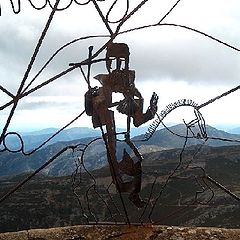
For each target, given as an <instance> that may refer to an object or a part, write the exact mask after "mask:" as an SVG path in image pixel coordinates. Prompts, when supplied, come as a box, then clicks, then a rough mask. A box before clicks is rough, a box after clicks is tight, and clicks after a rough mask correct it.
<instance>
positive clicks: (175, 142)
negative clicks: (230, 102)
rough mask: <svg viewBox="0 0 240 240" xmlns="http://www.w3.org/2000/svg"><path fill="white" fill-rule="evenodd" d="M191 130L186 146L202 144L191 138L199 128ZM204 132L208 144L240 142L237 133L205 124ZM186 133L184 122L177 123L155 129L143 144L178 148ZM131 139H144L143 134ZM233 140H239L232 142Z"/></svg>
mask: <svg viewBox="0 0 240 240" xmlns="http://www.w3.org/2000/svg"><path fill="white" fill-rule="evenodd" d="M191 131H192V132H191ZM191 131H188V137H189V139H188V141H187V146H191V145H197V144H202V143H203V142H204V140H202V139H197V138H193V133H194V134H195V136H196V135H197V134H198V133H199V134H200V130H199V129H198V128H196V127H194V128H192V129H191ZM206 133H207V137H208V140H207V141H206V143H205V144H206V145H209V146H229V145H238V144H240V135H237V134H231V133H227V132H224V131H222V130H218V129H216V128H214V127H211V126H208V125H207V126H206ZM186 134H187V128H186V126H185V125H184V124H178V125H175V126H172V127H170V128H169V129H167V128H163V129H160V130H157V131H156V132H155V133H154V134H153V136H152V137H151V138H150V139H149V140H148V141H146V142H144V144H146V145H157V146H161V147H164V148H180V147H182V146H183V144H184V142H185V137H186V136H187V135H186ZM133 139H134V140H136V141H139V140H141V139H144V135H140V136H137V137H135V138H133ZM227 140H230V141H227ZM232 140H233V141H232ZM234 140H237V141H239V142H234Z"/></svg>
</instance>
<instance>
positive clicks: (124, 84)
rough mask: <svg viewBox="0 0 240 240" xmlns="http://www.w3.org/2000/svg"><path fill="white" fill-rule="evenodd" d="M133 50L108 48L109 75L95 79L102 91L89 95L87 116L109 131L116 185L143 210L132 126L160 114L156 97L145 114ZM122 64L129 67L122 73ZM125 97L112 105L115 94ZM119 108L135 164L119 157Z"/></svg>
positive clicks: (121, 45)
mask: <svg viewBox="0 0 240 240" xmlns="http://www.w3.org/2000/svg"><path fill="white" fill-rule="evenodd" d="M129 55H130V53H129V48H128V46H127V44H124V43H111V44H109V45H108V47H107V53H106V68H107V70H108V72H109V73H108V74H99V75H97V76H95V77H94V78H95V79H97V80H98V81H99V82H100V83H101V85H102V86H101V87H99V88H96V87H95V88H90V89H89V90H88V91H87V93H86V94H85V108H86V113H87V114H88V115H90V116H92V122H93V127H94V128H97V127H101V128H102V127H103V126H105V127H106V133H104V134H103V138H104V140H105V143H106V146H107V153H108V163H109V166H110V172H111V175H112V179H113V183H114V184H115V185H116V188H117V190H118V191H120V192H128V193H130V194H129V199H130V200H131V201H132V203H133V204H134V205H135V206H137V207H139V208H141V207H143V206H144V205H145V202H144V201H143V200H142V199H141V198H140V196H139V193H140V191H141V179H142V167H141V163H142V160H143V157H142V156H141V154H140V153H139V152H138V150H137V148H136V146H135V145H134V144H133V143H132V141H131V140H130V124H131V119H133V124H134V126H136V127H138V126H140V125H141V124H143V123H145V122H147V121H148V120H150V119H152V118H153V117H154V115H155V113H156V111H157V101H158V96H157V95H156V94H155V93H153V95H152V98H151V101H150V107H149V108H148V110H147V111H146V113H143V97H142V95H141V93H140V92H139V91H138V89H137V88H136V87H135V83H134V81H135V71H134V70H129ZM113 60H116V69H114V70H112V61H113ZM122 62H124V63H125V65H124V68H122V69H121V65H122ZM113 92H116V93H122V94H123V97H124V98H123V100H121V101H120V102H115V103H113V102H112V93H113ZM114 106H115V107H117V110H118V111H119V112H120V113H122V114H125V115H127V131H126V133H125V142H126V144H127V145H128V146H129V147H130V148H131V149H132V151H133V153H134V154H135V156H136V159H135V158H134V160H133V159H132V158H131V157H130V155H129V154H128V153H127V151H126V149H124V151H123V157H122V160H121V161H118V160H117V157H116V141H117V139H116V128H115V120H114V112H113V111H112V110H110V108H111V107H114ZM124 175H127V176H128V177H130V178H131V180H130V181H124V179H123V176H124Z"/></svg>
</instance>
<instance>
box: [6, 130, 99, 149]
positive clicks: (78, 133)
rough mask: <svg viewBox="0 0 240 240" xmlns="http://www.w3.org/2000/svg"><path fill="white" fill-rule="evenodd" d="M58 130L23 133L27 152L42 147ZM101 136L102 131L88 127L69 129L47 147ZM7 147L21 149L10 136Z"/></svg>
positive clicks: (57, 136)
mask: <svg viewBox="0 0 240 240" xmlns="http://www.w3.org/2000/svg"><path fill="white" fill-rule="evenodd" d="M57 131H58V129H56V128H47V129H43V130H40V131H34V132H30V133H23V134H22V139H23V142H24V148H25V150H27V151H29V150H32V149H34V148H37V147H38V146H40V145H41V144H42V143H43V142H45V141H46V140H48V139H49V138H51V137H52V136H53V134H55V133H57ZM97 136H100V131H99V130H98V129H97V130H96V129H92V128H87V127H75V128H69V129H65V130H63V131H61V132H60V133H59V134H57V135H56V136H55V137H53V138H52V139H51V140H50V141H49V142H47V144H46V145H45V146H48V145H50V144H53V143H56V142H60V141H72V140H76V139H82V138H88V137H97ZM6 143H7V146H8V147H9V148H10V149H12V150H15V149H19V144H20V142H19V140H18V138H16V136H13V135H12V136H9V137H7V139H6Z"/></svg>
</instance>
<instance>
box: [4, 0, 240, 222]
mask: <svg viewBox="0 0 240 240" xmlns="http://www.w3.org/2000/svg"><path fill="white" fill-rule="evenodd" d="M98 1H100V0H88V1H87V0H86V1H77V0H70V1H69V3H68V4H67V5H66V6H64V7H61V8H60V7H59V3H60V0H58V1H56V3H55V4H54V6H53V5H52V4H51V2H50V1H49V0H46V1H45V3H44V4H43V5H41V6H39V7H38V6H36V5H35V4H34V3H33V2H32V1H31V0H28V2H29V3H30V5H31V6H32V7H33V8H34V9H36V10H42V9H44V8H45V7H47V6H49V7H50V8H51V9H52V11H51V14H50V16H49V18H48V21H47V23H46V25H45V27H44V30H43V31H42V33H41V36H40V38H39V40H38V42H37V45H36V48H35V50H34V52H33V55H32V58H31V60H30V62H29V65H28V67H27V70H26V72H25V73H24V76H23V79H22V81H21V83H20V86H19V88H18V91H17V94H16V95H14V94H13V93H11V92H10V91H9V90H8V89H6V88H4V87H3V86H0V90H1V91H2V92H3V93H5V94H6V95H8V97H10V98H11V100H10V101H9V102H7V103H5V104H3V105H2V106H0V110H4V109H5V108H7V107H9V106H11V105H12V109H11V111H10V114H9V116H8V119H7V120H6V124H5V126H4V127H3V130H2V133H1V137H0V144H2V145H3V148H2V149H1V150H0V153H4V152H10V153H19V152H21V153H22V154H23V155H25V156H29V155H32V154H33V153H34V152H36V151H38V150H40V149H41V148H42V147H43V146H45V145H46V144H47V143H49V141H50V140H52V139H53V138H54V137H56V136H57V135H58V134H59V133H61V132H62V131H63V130H64V129H66V128H67V127H69V126H70V125H71V124H72V123H73V122H75V121H76V120H78V119H80V118H81V117H82V115H83V114H84V112H85V111H83V112H81V113H80V114H79V115H77V116H76V117H75V118H74V119H72V120H71V121H69V123H68V124H66V125H65V126H63V127H62V128H61V129H59V130H58V131H57V132H56V133H54V134H52V135H51V137H49V138H48V139H47V140H46V141H44V142H43V143H42V144H40V145H39V146H38V147H36V148H35V149H33V150H31V151H29V152H26V151H25V149H24V140H23V138H22V136H21V135H20V134H19V133H17V132H7V130H8V127H9V124H10V122H11V120H12V117H13V115H14V114H15V111H16V109H17V105H18V102H19V101H20V100H21V99H22V98H25V97H26V96H28V95H30V94H32V93H34V92H36V91H37V90H39V89H41V88H43V87H45V86H47V85H49V84H50V83H52V82H55V81H56V80H58V79H59V78H61V77H63V76H65V75H66V74H68V73H70V72H72V71H73V70H75V69H76V68H80V70H81V73H82V76H83V78H84V79H85V80H86V79H87V78H88V77H86V75H85V73H84V71H83V69H82V68H81V67H82V66H84V65H88V66H90V65H91V64H93V63H98V62H101V61H105V60H106V59H97V57H98V56H99V55H100V53H102V52H103V51H104V50H105V49H106V46H107V45H108V43H109V42H112V41H113V40H114V39H115V38H116V37H117V36H118V35H121V34H127V33H129V32H132V31H137V30H141V29H145V28H151V27H160V26H168V27H179V28H183V29H186V30H189V31H193V32H196V33H198V34H201V35H203V36H204V37H206V38H209V39H211V40H214V41H216V42H218V43H220V44H221V45H223V46H225V47H228V48H231V49H233V50H235V51H237V52H239V51H240V49H239V48H237V47H235V46H232V45H230V44H228V43H226V42H224V41H222V40H220V39H217V38H215V37H213V36H211V35H209V34H207V33H204V32H202V31H199V30H197V29H195V28H191V27H189V26H185V25H179V24H175V23H163V20H165V19H166V18H167V17H168V16H169V15H170V14H171V13H172V11H173V10H174V9H175V8H176V7H177V6H178V4H179V3H180V1H181V0H178V1H176V3H175V4H174V5H172V7H171V8H170V9H169V10H168V11H167V13H166V14H165V15H164V16H163V17H161V18H160V20H159V21H158V22H157V23H156V24H151V25H146V26H140V27H135V28H132V29H128V30H125V31H121V27H122V26H123V25H124V23H125V22H127V21H128V20H129V19H130V18H131V17H132V16H133V15H134V14H135V13H137V12H138V10H139V9H140V8H142V7H143V6H144V4H145V3H147V2H148V0H143V1H141V2H140V3H139V4H138V5H137V6H136V7H135V8H133V9H132V10H131V11H130V6H129V5H130V2H129V0H126V10H125V12H124V13H123V15H122V17H121V18H120V19H117V20H109V18H110V15H111V12H112V11H113V9H114V7H115V6H116V5H117V3H118V0H115V1H113V3H112V4H111V6H110V7H109V9H108V11H107V13H106V15H105V16H104V14H103V12H102V10H101V9H100V7H99V5H98V3H97V2H98ZM102 1H104V0H102ZM90 2H92V3H93V4H94V6H95V8H96V11H97V12H98V14H99V16H100V17H101V19H102V21H103V23H104V24H105V26H106V28H107V30H108V31H109V33H110V35H96V36H85V37H80V38H77V39H74V40H72V41H70V42H68V43H66V44H64V45H63V46H62V47H60V48H59V49H58V50H57V51H55V53H54V54H53V55H52V56H51V57H50V58H49V59H48V61H47V62H46V63H45V64H44V65H43V66H42V67H41V69H40V70H39V71H38V72H37V74H36V75H35V76H34V77H33V78H32V79H31V80H30V81H29V83H28V84H27V85H26V82H27V79H28V76H29V74H30V71H31V69H32V66H33V64H34V62H35V59H36V56H37V55H38V52H39V51H40V48H41V45H42V43H43V41H44V39H45V36H46V34H47V32H48V29H49V26H50V24H51V22H52V19H53V17H54V14H55V12H56V11H63V10H66V9H68V8H69V7H70V6H71V5H72V4H73V3H76V4H78V5H87V4H89V3H90ZM10 3H11V7H12V11H13V12H14V13H15V14H18V13H19V12H20V11H21V1H20V0H18V2H17V4H14V3H13V1H12V0H10ZM0 15H1V6H0ZM111 24H117V27H116V30H115V31H113V30H112V27H111ZM92 38H108V40H107V42H106V43H104V44H103V45H102V46H101V47H100V48H99V49H97V50H96V52H95V53H93V54H92V56H91V59H89V58H86V59H85V60H83V61H82V62H80V63H76V64H72V65H71V66H70V67H68V68H67V69H65V70H63V71H62V72H60V73H58V74H57V75H55V76H53V77H51V78H50V79H48V80H45V81H44V82H42V83H40V84H38V85H37V86H35V87H33V88H31V89H30V87H31V85H32V84H33V83H34V81H35V80H36V79H37V78H38V77H39V76H40V74H41V73H42V72H43V71H44V69H46V67H47V66H48V65H49V63H50V62H51V61H52V60H53V59H54V58H55V57H56V56H57V54H58V53H59V52H60V51H62V50H63V49H65V48H67V47H69V46H70V45H71V44H74V43H76V42H79V41H82V40H87V39H92ZM90 60H91V61H90ZM87 80H88V81H89V79H87ZM239 89H240V86H237V87H235V88H232V89H230V90H229V91H226V92H224V93H222V94H220V95H219V96H217V97H214V98H212V99H210V100H208V101H207V102H205V103H202V104H201V105H198V104H197V103H195V102H194V101H193V100H191V99H181V100H178V101H176V102H174V103H171V104H169V105H167V106H166V108H165V109H164V110H162V111H161V112H160V114H157V118H156V119H155V120H154V121H153V124H152V125H150V127H149V129H148V132H147V133H146V134H145V138H144V139H143V141H148V140H149V139H150V138H151V137H152V136H153V134H154V133H155V131H156V130H157V128H158V127H159V125H160V124H162V125H163V126H164V128H165V129H166V130H167V131H168V132H169V133H170V134H172V135H175V136H178V137H180V138H183V139H184V142H183V145H182V148H180V152H179V153H178V161H177V162H176V163H175V166H174V167H173V169H172V170H171V171H170V173H168V174H163V175H161V176H160V175H159V173H156V172H152V171H149V172H147V171H145V172H144V173H143V174H144V175H146V176H149V175H150V174H152V175H153V176H154V179H153V180H152V182H151V183H149V184H150V187H149V192H148V193H147V194H145V198H146V205H145V206H144V208H143V209H142V210H140V209H138V210H137V212H138V214H136V217H135V219H137V220H138V222H141V223H143V222H144V221H147V222H155V223H159V222H162V221H163V220H164V219H168V218H172V217H173V216H175V215H177V214H179V212H182V211H184V210H186V209H189V207H190V206H198V205H208V204H209V203H210V202H211V201H212V199H213V198H214V196H215V191H214V190H213V187H212V185H214V186H215V187H217V188H218V189H220V190H221V191H224V192H225V193H226V194H227V195H228V196H230V197H231V198H233V199H235V200H237V201H240V198H239V197H238V196H237V195H236V194H234V193H232V192H231V191H230V190H228V189H227V188H226V187H225V186H223V185H222V184H220V183H219V182H218V181H216V180H215V179H213V178H212V177H211V176H209V175H208V174H207V172H206V170H205V169H204V168H203V167H202V166H198V165H197V164H196V166H192V165H193V162H196V159H197V158H198V157H199V155H200V153H201V151H204V146H205V145H206V144H207V142H208V140H209V139H211V140H218V141H227V142H234V143H240V140H237V139H227V138H220V137H214V136H208V133H207V129H206V123H205V120H204V117H203V115H202V114H201V112H200V109H202V108H204V107H205V106H207V105H209V104H212V103H214V102H215V101H216V100H218V99H221V98H223V97H226V96H228V95H229V94H232V93H233V92H235V91H237V90H239ZM184 106H188V107H191V108H193V112H194V115H195V119H193V120H192V121H190V122H188V123H186V122H185V121H184V126H185V128H186V133H185V134H184V135H181V134H178V133H175V132H173V131H172V130H171V129H170V128H168V127H167V126H166V125H165V124H164V123H163V120H164V118H165V117H166V116H168V115H169V114H170V113H171V112H172V111H174V110H175V109H177V108H179V107H184ZM196 126H197V127H198V129H199V130H198V132H197V133H195V132H194V131H193V130H192V128H194V127H196ZM101 131H102V137H101V138H95V139H93V140H91V141H90V142H89V143H87V144H85V143H84V144H83V143H78V144H75V145H69V146H66V147H64V148H63V149H61V150H60V151H58V152H57V153H56V154H55V155H54V156H52V157H51V158H50V159H49V160H47V161H46V162H45V163H44V164H43V165H42V166H40V167H39V168H38V169H36V170H35V171H34V172H33V173H32V174H31V175H29V176H28V177H27V178H25V179H24V180H23V181H21V182H20V183H18V184H17V185H16V186H15V187H14V188H13V189H11V190H10V191H8V192H7V193H6V194H4V196H2V197H1V198H0V203H2V202H3V201H5V200H6V199H8V198H9V197H10V196H11V195H12V194H13V193H15V192H16V191H17V190H19V188H21V187H22V186H23V185H24V184H26V183H27V182H28V181H30V180H31V179H32V178H33V177H34V176H35V175H36V174H38V173H39V172H40V171H42V170H43V169H44V168H46V167H47V166H49V164H51V163H52V162H53V161H55V160H57V159H58V157H59V156H61V155H62V154H63V153H65V152H66V151H68V150H71V151H72V152H74V151H76V152H78V154H79V153H80V155H79V156H78V157H77V160H75V167H76V168H75V171H74V172H73V174H72V189H73V193H74V195H75V196H76V198H77V200H78V203H79V207H80V209H81V214H82V218H83V219H84V220H85V221H86V223H91V222H95V223H99V222H101V221H104V220H105V221H107V220H109V219H110V220H111V221H113V222H114V223H116V224H117V223H118V222H119V221H122V219H121V218H125V222H126V223H128V224H131V223H132V221H133V220H132V219H131V217H132V216H130V213H129V211H132V206H131V205H129V204H130V203H129V202H127V201H126V200H125V199H124V196H123V195H122V194H121V192H118V194H120V195H119V197H116V192H114V191H112V190H111V187H112V185H113V180H112V179H110V180H109V181H108V182H107V183H106V184H102V185H99V184H98V183H97V177H95V176H94V173H93V172H92V171H90V170H88V168H87V167H86V165H85V156H86V153H87V150H88V149H89V147H90V146H92V144H94V143H96V142H97V141H99V140H102V141H103V143H104V146H105V149H106V154H108V155H109V149H108V144H107V141H106V135H105V134H104V131H103V129H101ZM11 135H14V136H16V137H17V138H18V140H19V142H20V147H19V149H16V150H14V149H11V148H10V147H9V146H8V144H7V138H8V137H9V136H11ZM189 139H197V140H201V141H202V142H201V144H200V146H196V147H195V152H193V153H192V157H191V158H190V159H185V158H184V154H185V153H186V152H187V151H190V150H189V149H188V148H187V143H188V141H189ZM109 164H110V163H109ZM196 170H199V171H200V174H199V173H198V174H197V173H194V171H196ZM183 174H186V175H187V176H182V175H183ZM163 176H164V177H165V181H162V182H161V184H160V187H159V186H158V185H159V181H160V180H159V179H160V178H162V177H163ZM176 179H180V180H190V181H192V182H194V184H195V185H196V189H197V190H195V192H194V190H193V197H192V198H191V200H190V201H189V202H188V203H185V204H184V206H183V205H182V204H181V198H182V196H181V195H182V192H181V191H180V190H179V189H177V192H178V194H179V197H178V203H179V207H180V208H179V209H178V210H175V211H173V212H171V213H170V214H166V215H165V216H164V214H162V215H160V219H157V220H156V219H155V217H153V214H154V212H155V211H156V208H157V207H158V205H159V202H160V201H161V200H162V199H163V195H164V193H165V192H166V191H167V190H168V188H170V189H174V187H171V186H170V184H171V183H173V182H174V180H176ZM211 184H212V185H211ZM203 195H209V196H208V197H207V198H205V199H204V200H205V201H203V200H201V199H200V198H201V196H203ZM92 196H95V199H92ZM199 196H200V197H199ZM96 199H97V200H99V206H101V207H102V210H103V211H104V209H106V210H107V211H106V212H107V213H108V214H106V215H107V216H106V217H102V218H101V216H98V212H97V209H96V205H95V203H96V202H97V201H96ZM119 199H120V202H119ZM162 201H163V200H162ZM119 204H121V205H120V206H121V207H119ZM99 206H98V207H97V208H99ZM182 206H183V207H182Z"/></svg>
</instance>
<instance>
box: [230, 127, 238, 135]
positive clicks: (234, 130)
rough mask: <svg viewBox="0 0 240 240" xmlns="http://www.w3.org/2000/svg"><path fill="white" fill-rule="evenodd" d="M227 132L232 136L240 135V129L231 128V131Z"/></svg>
mask: <svg viewBox="0 0 240 240" xmlns="http://www.w3.org/2000/svg"><path fill="white" fill-rule="evenodd" d="M228 132H229V133H233V134H240V127H237V128H233V129H231V130H229V131H228Z"/></svg>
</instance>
